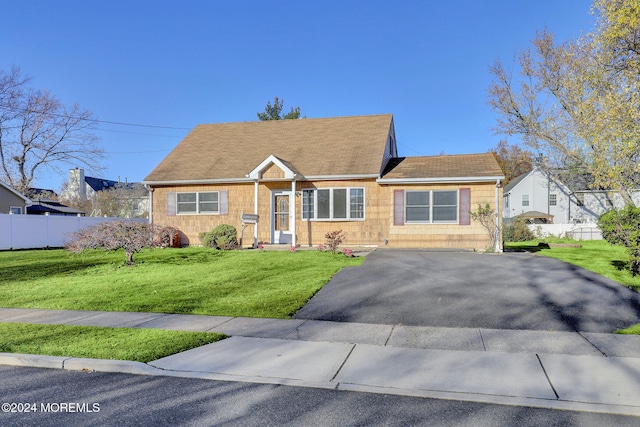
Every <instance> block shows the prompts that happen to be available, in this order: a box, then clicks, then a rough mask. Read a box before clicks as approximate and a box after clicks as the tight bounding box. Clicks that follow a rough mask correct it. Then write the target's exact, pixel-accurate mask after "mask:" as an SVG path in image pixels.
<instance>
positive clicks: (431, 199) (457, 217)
mask: <svg viewBox="0 0 640 427" xmlns="http://www.w3.org/2000/svg"><path fill="white" fill-rule="evenodd" d="M453 191H455V193H456V219H455V221H434V219H433V208H434V205H433V193H435V192H453ZM408 193H429V220H428V221H409V220H407V207H408V204H407V195H408ZM459 211H460V190H459V189H458V190H407V191H405V192H404V223H405V224H460V212H459Z"/></svg>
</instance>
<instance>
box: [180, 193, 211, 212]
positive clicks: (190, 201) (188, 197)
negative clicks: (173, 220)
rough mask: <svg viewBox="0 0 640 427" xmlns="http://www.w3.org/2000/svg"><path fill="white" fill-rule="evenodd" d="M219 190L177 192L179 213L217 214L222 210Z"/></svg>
mask: <svg viewBox="0 0 640 427" xmlns="http://www.w3.org/2000/svg"><path fill="white" fill-rule="evenodd" d="M219 197H220V195H219V192H217V191H211V192H202V193H177V194H176V207H177V210H176V212H177V213H178V214H216V213H219V212H220V204H219Z"/></svg>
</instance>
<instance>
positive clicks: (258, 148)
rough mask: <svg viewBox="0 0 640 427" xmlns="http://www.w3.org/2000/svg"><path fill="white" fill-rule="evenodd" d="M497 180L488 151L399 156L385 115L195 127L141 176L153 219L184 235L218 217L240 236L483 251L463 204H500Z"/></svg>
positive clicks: (482, 234) (479, 231)
mask: <svg viewBox="0 0 640 427" xmlns="http://www.w3.org/2000/svg"><path fill="white" fill-rule="evenodd" d="M503 179H504V174H503V172H502V170H501V169H500V167H499V165H498V163H497V161H496V160H495V158H494V156H493V154H491V153H483V154H469V155H451V156H429V157H398V152H397V147H396V135H395V129H394V122H393V116H392V115H390V114H385V115H372V116H356V117H335V118H322V119H299V120H276V121H265V122H242V123H221V124H203V125H199V126H196V127H195V128H194V129H193V130H192V131H191V132H190V133H189V134H188V135H187V136H186V137H185V138H184V139H183V140H182V142H180V144H178V146H177V147H176V148H175V149H174V150H173V151H172V152H171V153H169V155H167V157H166V158H165V159H164V160H162V161H161V162H160V164H159V165H158V166H157V167H156V168H155V169H154V170H153V171H152V172H151V173H150V174H149V175H148V176H147V177H146V178H145V180H144V182H145V184H147V186H148V187H149V189H150V199H151V212H150V217H151V221H152V222H153V223H156V224H162V225H171V226H174V227H176V228H178V229H179V230H180V231H181V232H182V233H183V236H182V238H183V239H184V240H183V241H186V242H190V243H191V244H200V241H199V238H198V235H199V233H201V232H205V231H210V230H211V229H213V228H214V227H215V226H216V225H218V224H222V223H226V224H231V225H233V226H235V227H236V228H237V229H238V232H239V234H240V232H241V230H243V229H244V231H243V233H242V235H243V236H244V243H245V245H246V244H247V243H251V244H253V245H256V244H258V243H271V244H287V245H298V244H299V245H318V244H320V243H324V242H325V240H326V239H325V235H326V234H327V233H329V232H332V231H337V230H342V232H343V234H344V235H345V240H344V244H345V245H374V246H387V247H403V248H412V247H413V248H417V247H420V248H426V247H430V248H467V249H477V250H484V249H486V248H487V246H488V245H489V241H490V240H489V236H488V234H487V232H486V231H485V229H484V228H483V227H482V225H481V224H480V223H479V222H476V221H472V220H471V217H470V211H471V210H475V208H477V206H478V205H482V206H485V205H486V204H487V203H488V204H489V205H490V206H491V207H492V208H493V209H494V210H496V212H499V211H500V206H499V205H500V201H501V200H502V189H501V186H500V183H501V181H502V180H503ZM500 217H501V214H498V215H496V221H499V218H500ZM243 220H244V221H243ZM254 222H255V223H254ZM498 240H500V239H498Z"/></svg>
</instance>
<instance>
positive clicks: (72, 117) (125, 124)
mask: <svg viewBox="0 0 640 427" xmlns="http://www.w3.org/2000/svg"><path fill="white" fill-rule="evenodd" d="M2 107H3V108H6V109H8V110H11V111H18V112H21V113H41V114H46V115H49V116H55V117H62V118H67V119H76V120H84V121H88V122H95V123H105V124H110V125H118V126H134V127H143V128H152V129H174V130H191V128H183V127H178V126H160V125H147V124H141V123H127V122H115V121H110V120H99V119H90V118H85V117H74V116H69V115H66V114H59V113H51V112H42V111H35V110H29V109H27V108H24V109H22V108H16V107H12V106H10V105H6V104H5V105H2Z"/></svg>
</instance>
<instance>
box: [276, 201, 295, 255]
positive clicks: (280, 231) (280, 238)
mask: <svg viewBox="0 0 640 427" xmlns="http://www.w3.org/2000/svg"><path fill="white" fill-rule="evenodd" d="M271 194H272V197H271V242H273V243H289V244H291V242H293V239H292V235H293V233H292V231H291V230H292V228H293V227H292V226H291V221H293V220H294V218H292V215H291V196H292V193H291V191H282V190H278V191H273V192H272V193H271Z"/></svg>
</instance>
